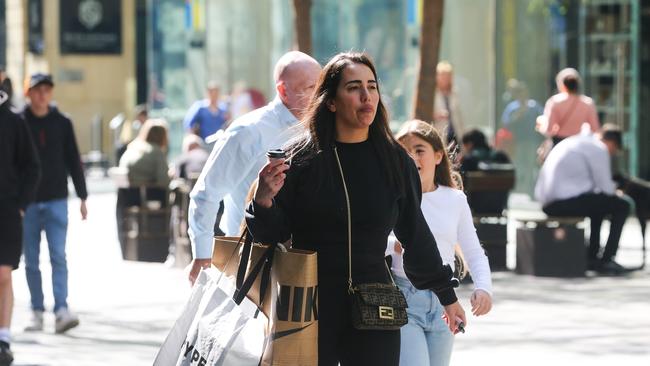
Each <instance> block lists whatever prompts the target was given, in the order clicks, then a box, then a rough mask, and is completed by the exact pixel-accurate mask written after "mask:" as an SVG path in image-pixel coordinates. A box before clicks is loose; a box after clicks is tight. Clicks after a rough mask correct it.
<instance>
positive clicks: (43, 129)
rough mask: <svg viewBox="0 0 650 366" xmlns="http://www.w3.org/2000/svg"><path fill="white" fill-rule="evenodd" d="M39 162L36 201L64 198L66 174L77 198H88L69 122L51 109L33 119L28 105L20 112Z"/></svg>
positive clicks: (66, 184) (66, 190) (65, 194)
mask: <svg viewBox="0 0 650 366" xmlns="http://www.w3.org/2000/svg"><path fill="white" fill-rule="evenodd" d="M23 118H24V119H25V121H26V122H27V125H28V126H29V129H30V131H31V133H32V138H33V139H34V144H35V145H36V149H37V151H38V155H39V157H40V160H41V183H40V184H39V185H38V190H37V191H36V202H44V201H50V200H54V199H61V198H66V197H68V174H69V175H70V177H72V183H73V184H74V188H75V191H76V192H77V196H78V197H79V198H81V199H82V200H85V199H86V198H87V197H88V192H87V191H86V179H85V177H84V171H83V166H82V164H81V156H80V155H79V148H78V147H77V140H76V139H75V136H74V130H73V128H72V121H70V119H69V118H68V117H66V116H64V115H63V114H62V113H61V112H59V110H58V109H56V108H55V107H50V112H49V113H48V114H47V115H45V116H44V117H37V116H35V115H34V114H33V113H32V112H31V110H30V109H29V106H27V107H26V108H25V110H24V111H23Z"/></svg>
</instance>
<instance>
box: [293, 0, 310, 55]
mask: <svg viewBox="0 0 650 366" xmlns="http://www.w3.org/2000/svg"><path fill="white" fill-rule="evenodd" d="M311 4H312V0H293V9H294V10H295V11H294V13H295V15H296V18H295V19H294V22H293V24H294V33H295V37H294V38H295V48H297V49H298V51H301V52H304V53H306V54H308V55H311V51H312V49H311Z"/></svg>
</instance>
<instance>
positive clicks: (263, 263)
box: [232, 228, 276, 307]
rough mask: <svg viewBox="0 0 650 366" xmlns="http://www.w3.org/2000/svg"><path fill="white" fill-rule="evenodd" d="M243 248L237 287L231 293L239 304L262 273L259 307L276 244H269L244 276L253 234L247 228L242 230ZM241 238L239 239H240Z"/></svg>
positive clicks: (266, 285) (262, 299)
mask: <svg viewBox="0 0 650 366" xmlns="http://www.w3.org/2000/svg"><path fill="white" fill-rule="evenodd" d="M243 236H245V238H244V248H243V251H242V256H241V260H240V261H239V267H238V268H237V282H236V285H237V288H236V290H235V293H234V294H233V297H232V298H233V301H235V303H236V304H237V305H239V304H241V302H242V301H243V300H244V297H246V294H248V292H249V291H250V289H251V287H253V283H255V280H256V279H257V277H258V276H259V275H260V273H261V274H262V278H261V280H260V307H261V306H262V304H263V303H264V297H265V295H266V288H267V287H268V284H269V281H270V279H271V265H272V264H273V257H274V255H275V248H276V245H269V247H268V248H266V250H264V253H262V256H261V257H260V259H259V260H258V261H257V263H255V264H254V265H253V268H251V271H250V273H249V274H248V276H246V270H247V269H248V261H249V259H250V253H251V251H252V249H253V236H252V235H251V233H250V230H248V228H247V229H246V231H245V232H244V234H243ZM240 240H241V239H240Z"/></svg>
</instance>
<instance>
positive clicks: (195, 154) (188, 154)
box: [174, 134, 210, 179]
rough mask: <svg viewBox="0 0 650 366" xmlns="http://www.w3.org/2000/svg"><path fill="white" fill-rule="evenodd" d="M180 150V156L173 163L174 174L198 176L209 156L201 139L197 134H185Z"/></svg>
mask: <svg viewBox="0 0 650 366" xmlns="http://www.w3.org/2000/svg"><path fill="white" fill-rule="evenodd" d="M181 151H182V153H181V156H179V157H178V159H177V160H176V162H175V163H174V165H175V168H176V173H175V175H176V176H177V177H179V178H183V179H196V178H198V176H199V174H201V171H202V170H203V167H204V166H205V163H206V162H207V161H208V157H209V156H210V154H209V153H208V152H207V151H206V150H205V149H204V148H203V141H201V138H200V137H198V136H197V135H193V134H188V135H185V137H184V138H183V145H182V148H181Z"/></svg>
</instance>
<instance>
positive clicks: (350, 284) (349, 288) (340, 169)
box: [334, 145, 397, 293]
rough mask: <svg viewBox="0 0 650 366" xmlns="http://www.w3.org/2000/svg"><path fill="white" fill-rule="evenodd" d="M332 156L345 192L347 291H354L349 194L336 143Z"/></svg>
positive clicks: (391, 280)
mask: <svg viewBox="0 0 650 366" xmlns="http://www.w3.org/2000/svg"><path fill="white" fill-rule="evenodd" d="M334 156H335V157H336V164H337V165H338V167H339V172H340V173H341V181H342V182H343V191H344V192H345V205H346V206H347V211H348V293H354V286H353V285H352V215H351V213H350V196H349V194H348V187H347V185H346V184H345V175H344V174H343V167H342V166H341V160H340V159H339V153H338V152H337V149H336V145H334ZM384 266H385V267H386V270H387V271H388V277H390V282H391V283H392V284H393V286H395V287H397V285H396V284H395V280H394V279H393V275H392V274H391V272H390V268H388V264H386V261H384Z"/></svg>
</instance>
